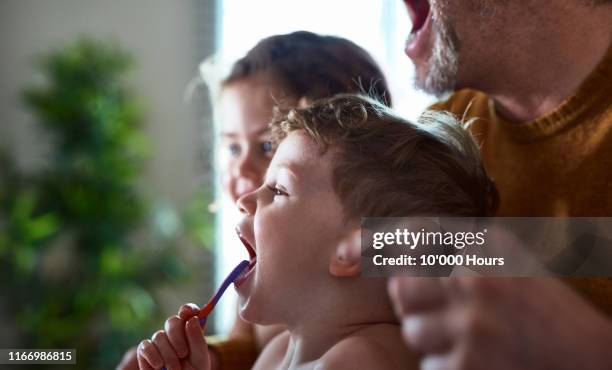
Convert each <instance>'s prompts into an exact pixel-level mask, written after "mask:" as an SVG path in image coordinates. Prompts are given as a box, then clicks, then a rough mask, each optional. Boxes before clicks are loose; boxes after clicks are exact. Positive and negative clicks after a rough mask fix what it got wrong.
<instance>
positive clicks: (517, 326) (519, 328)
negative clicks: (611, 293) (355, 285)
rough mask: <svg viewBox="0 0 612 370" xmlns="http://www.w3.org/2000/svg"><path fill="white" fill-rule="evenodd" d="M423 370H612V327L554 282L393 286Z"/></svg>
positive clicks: (401, 281)
mask: <svg viewBox="0 0 612 370" xmlns="http://www.w3.org/2000/svg"><path fill="white" fill-rule="evenodd" d="M389 294H390V296H391V300H392V302H393V305H394V309H395V311H396V314H397V315H398V317H399V318H400V320H401V323H402V334H403V337H404V340H405V341H406V343H407V344H408V345H409V346H410V347H411V348H412V349H415V350H417V351H419V352H421V353H422V354H423V358H422V361H421V370H434V369H435V370H438V369H445V370H448V369H453V370H462V369H469V370H478V369H487V370H488V369H492V368H494V369H497V370H506V369H507V370H510V369H512V370H514V369H523V370H536V369H538V370H539V369H542V370H544V369H556V370H564V369H567V370H575V369H581V370H590V369H593V370H596V369H597V370H602V369H612V351H611V348H612V347H611V345H612V321H610V320H609V319H608V318H606V317H605V316H604V315H602V314H601V313H600V312H598V311H597V310H596V309H595V308H593V307H591V306H590V305H589V304H588V303H587V302H586V301H585V300H583V299H582V298H581V297H580V296H578V295H577V294H576V293H575V292H574V291H572V290H571V289H570V288H568V287H567V286H565V285H564V284H562V283H561V282H560V281H558V280H556V279H552V278H537V279H536V278H530V279H526V278H482V277H453V278H416V277H402V278H393V279H391V280H390V281H389Z"/></svg>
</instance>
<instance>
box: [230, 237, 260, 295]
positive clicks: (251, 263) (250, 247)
mask: <svg viewBox="0 0 612 370" xmlns="http://www.w3.org/2000/svg"><path fill="white" fill-rule="evenodd" d="M236 234H238V238H239V239H240V241H241V242H242V244H243V245H244V247H245V248H246V249H247V251H248V252H249V266H248V267H247V268H246V269H244V271H243V272H242V274H240V276H239V277H238V278H237V279H236V281H235V284H236V287H239V286H240V285H242V284H243V283H244V282H245V281H246V280H247V278H248V277H249V276H250V275H251V273H252V272H253V271H254V270H255V264H257V253H256V252H255V248H254V247H253V245H251V243H249V241H248V240H247V239H246V238H245V237H244V236H243V235H242V233H241V232H240V229H239V228H236Z"/></svg>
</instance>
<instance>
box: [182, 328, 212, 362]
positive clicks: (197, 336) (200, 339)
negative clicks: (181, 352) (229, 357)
mask: <svg viewBox="0 0 612 370" xmlns="http://www.w3.org/2000/svg"><path fill="white" fill-rule="evenodd" d="M185 332H186V334H187V342H188V343H189V362H190V363H191V365H192V366H194V367H195V368H196V369H198V370H203V369H206V370H208V369H210V359H209V357H208V346H207V345H206V340H204V334H203V332H202V328H200V323H199V320H198V318H197V317H192V318H191V319H189V320H188V321H187V324H186V325H185Z"/></svg>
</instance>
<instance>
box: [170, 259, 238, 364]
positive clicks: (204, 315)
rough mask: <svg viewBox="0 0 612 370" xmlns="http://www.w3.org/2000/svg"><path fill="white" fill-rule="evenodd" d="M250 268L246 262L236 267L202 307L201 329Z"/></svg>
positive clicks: (199, 315)
mask: <svg viewBox="0 0 612 370" xmlns="http://www.w3.org/2000/svg"><path fill="white" fill-rule="evenodd" d="M248 266H249V261H247V260H244V261H242V262H240V263H239V264H238V265H237V266H236V267H234V269H233V270H232V271H231V272H230V273H229V275H227V277H226V278H225V280H223V283H221V286H220V287H219V289H217V292H216V293H215V295H213V296H212V298H211V299H210V300H209V301H208V303H206V305H205V306H204V307H202V309H201V310H200V312H198V314H197V315H196V316H197V317H198V319H200V327H202V328H204V326H205V325H206V318H208V315H210V313H211V312H212V310H213V308H215V305H216V304H217V302H219V299H220V298H221V296H222V295H223V293H225V291H226V290H227V288H228V287H229V286H230V284H231V283H233V282H234V281H236V279H238V277H239V276H240V275H241V274H242V272H243V271H244V270H246V268H247V267H248ZM162 370H166V368H165V367H164V368H162Z"/></svg>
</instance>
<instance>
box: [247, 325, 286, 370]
mask: <svg viewBox="0 0 612 370" xmlns="http://www.w3.org/2000/svg"><path fill="white" fill-rule="evenodd" d="M290 337H291V336H290V334H289V332H288V331H284V332H282V333H280V334H278V335H277V336H275V337H274V338H273V339H272V340H270V342H269V343H268V344H267V345H266V346H265V348H264V349H263V351H262V352H261V355H259V357H258V358H257V361H256V362H255V365H254V366H253V370H257V369H273V368H276V367H277V366H278V364H280V362H281V361H282V359H283V357H284V356H285V353H286V352H287V347H288V346H289V339H290Z"/></svg>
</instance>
